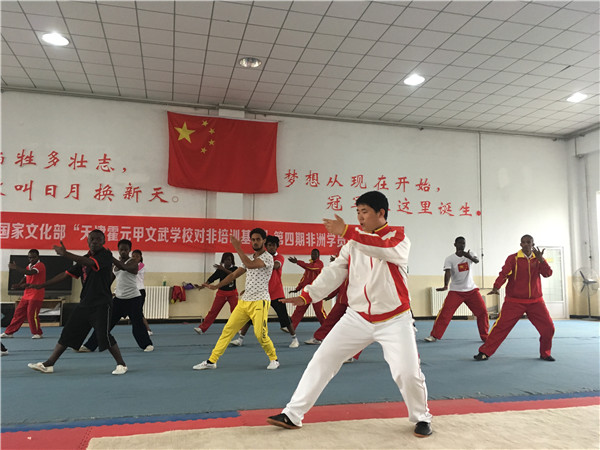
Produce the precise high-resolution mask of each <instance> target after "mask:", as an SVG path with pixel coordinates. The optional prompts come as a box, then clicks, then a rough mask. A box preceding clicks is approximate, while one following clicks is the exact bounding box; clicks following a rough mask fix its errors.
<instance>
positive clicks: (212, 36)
mask: <svg viewBox="0 0 600 450" xmlns="http://www.w3.org/2000/svg"><path fill="white" fill-rule="evenodd" d="M599 9H600V2H598V1H597V0H596V1H570V2H568V1H536V2H523V1H494V2H484V1H449V2H447V1H415V2H392V1H390V2H367V1H294V2H289V1H262V2H229V1H227V2H226V1H217V2H209V1H176V2H172V1H119V2H103V1H97V2H94V1H91V2H88V1H81V2H80V1H58V2H56V1H39V2H38V1H35V2H33V1H5V0H2V2H1V19H2V66H1V69H2V89H3V90H5V91H6V90H31V91H43V92H58V93H62V94H67V95H71V94H75V95H87V96H100V97H102V98H124V99H136V100H140V99H143V100H144V101H159V102H165V103H173V104H186V105H197V106H200V107H203V108H206V107H209V108H210V107H217V106H219V105H221V106H223V105H228V106H235V107H238V108H241V107H243V108H245V109H246V110H248V111H251V112H270V113H273V114H278V113H282V114H294V115H303V116H318V117H326V118H338V119H350V120H364V121H371V122H373V121H374V122H385V123H399V124H408V125H418V126H425V127H427V126H429V127H447V128H457V129H469V130H486V131H497V132H506V133H519V134H533V135H543V136H553V137H567V136H571V135H574V134H576V133H580V132H582V131H586V130H590V129H594V128H597V127H598V125H599V123H600V114H599V113H600V107H599V106H600V105H599V103H600V102H599V90H600V89H599V80H600V74H599V64H600V63H599V43H600V36H599V28H600V16H599ZM50 31H57V32H60V33H63V34H65V35H66V36H67V37H68V38H69V40H70V41H71V43H70V45H68V46H67V47H62V48H61V47H53V46H50V45H48V44H45V43H42V41H41V34H43V33H45V32H50ZM244 56H255V57H258V58H260V59H261V60H262V61H263V65H262V66H260V67H259V68H258V69H245V68H242V67H241V66H239V65H238V60H239V59H240V58H242V57H244ZM413 72H418V73H419V74H421V75H422V76H424V77H425V78H426V81H425V83H424V84H422V85H421V86H419V87H409V86H406V85H404V84H403V82H402V80H403V79H404V78H405V77H406V76H407V75H409V74H410V73H413ZM578 91H579V92H583V93H585V94H587V95H588V96H589V97H588V99H587V100H585V101H583V102H581V103H578V104H572V103H569V102H566V101H565V100H566V98H567V97H569V96H570V95H571V94H573V93H574V92H578Z"/></svg>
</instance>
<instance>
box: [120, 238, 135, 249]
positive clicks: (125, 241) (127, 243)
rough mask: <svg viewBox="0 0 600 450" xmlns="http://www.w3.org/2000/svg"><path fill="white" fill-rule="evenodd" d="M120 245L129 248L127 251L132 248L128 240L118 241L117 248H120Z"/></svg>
mask: <svg viewBox="0 0 600 450" xmlns="http://www.w3.org/2000/svg"><path fill="white" fill-rule="evenodd" d="M121 244H125V245H127V246H128V247H129V250H131V247H133V244H132V243H131V241H130V240H129V239H121V240H120V241H119V243H118V244H117V247H120V246H121Z"/></svg>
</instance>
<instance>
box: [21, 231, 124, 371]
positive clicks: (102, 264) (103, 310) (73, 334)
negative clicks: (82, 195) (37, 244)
mask: <svg viewBox="0 0 600 450" xmlns="http://www.w3.org/2000/svg"><path fill="white" fill-rule="evenodd" d="M87 240H88V247H89V249H90V251H89V252H88V253H86V254H85V255H84V256H79V255H74V254H73V253H71V252H68V251H67V249H66V248H65V246H64V245H63V243H62V241H61V243H60V245H55V246H54V251H55V252H56V253H57V254H58V255H60V256H62V257H64V258H67V259H69V260H71V261H75V262H76V263H77V264H75V265H74V266H73V267H71V268H69V269H68V270H67V271H65V272H63V273H60V274H58V275H56V276H55V277H53V278H51V279H50V280H48V281H46V282H45V283H43V284H33V285H30V286H29V287H31V288H32V289H42V288H45V287H47V286H51V285H53V284H56V283H60V282H61V281H62V280H65V279H67V277H73V278H81V282H82V289H81V298H80V302H79V304H78V305H77V306H76V308H75V309H74V310H73V312H72V313H71V317H70V318H69V320H68V321H67V324H66V325H65V326H64V328H63V330H62V333H61V334H60V338H59V339H58V343H57V344H56V346H55V347H54V351H53V352H52V354H51V355H50V357H49V358H48V359H47V360H46V361H44V362H38V363H31V364H28V365H27V366H28V367H29V368H31V369H33V370H37V371H39V372H43V373H53V372H54V364H55V363H56V361H57V360H58V358H60V356H61V355H62V354H63V353H64V352H65V350H66V349H67V347H71V348H73V349H75V350H79V347H81V344H83V341H84V339H85V338H86V336H87V335H88V333H89V331H90V329H92V328H93V329H94V331H95V332H96V334H97V335H98V345H99V348H100V351H103V350H106V349H108V351H109V352H110V354H111V355H112V357H113V358H114V359H115V361H116V362H117V367H116V369H115V370H113V371H112V374H113V375H123V374H125V373H126V372H127V365H126V364H125V361H124V360H123V357H122V356H121V350H120V349H119V346H118V345H117V341H116V340H115V338H114V337H113V335H112V334H110V317H111V312H112V294H111V292H110V285H111V283H112V278H113V276H112V266H113V262H114V264H115V265H116V266H117V267H119V268H120V269H121V270H125V265H124V264H123V263H122V262H121V261H119V260H116V259H115V258H113V256H112V253H111V252H110V250H108V249H107V248H105V247H104V243H105V237H104V233H103V232H102V231H101V230H92V231H91V232H90V234H88V239H87Z"/></svg>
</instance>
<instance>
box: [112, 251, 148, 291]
mask: <svg viewBox="0 0 600 450" xmlns="http://www.w3.org/2000/svg"><path fill="white" fill-rule="evenodd" d="M131 259H132V258H129V259H128V260H127V261H126V262H125V264H127V263H128V262H129V261H131ZM113 272H114V274H115V277H117V287H116V288H115V297H117V298H120V299H130V298H135V297H139V296H140V295H141V294H140V290H139V289H138V287H137V275H135V274H133V273H129V272H127V271H126V270H119V269H117V268H116V267H113Z"/></svg>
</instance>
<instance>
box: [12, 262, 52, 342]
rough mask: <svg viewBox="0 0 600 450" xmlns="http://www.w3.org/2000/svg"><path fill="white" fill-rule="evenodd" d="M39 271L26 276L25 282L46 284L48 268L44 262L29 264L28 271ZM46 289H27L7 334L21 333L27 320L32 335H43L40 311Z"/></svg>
mask: <svg viewBox="0 0 600 450" xmlns="http://www.w3.org/2000/svg"><path fill="white" fill-rule="evenodd" d="M33 269H35V270H37V271H38V273H36V274H34V275H25V282H26V283H27V284H43V283H45V282H46V266H45V265H44V263H43V262H41V261H38V262H37V263H35V264H34V265H33V266H32V265H31V264H29V265H28V266H27V270H33ZM45 293H46V290H45V289H25V292H23V296H22V297H21V301H20V302H19V305H18V306H17V309H16V310H15V315H14V316H13V318H12V320H11V321H10V325H9V326H8V327H7V328H6V330H4V332H5V333H6V334H14V333H15V332H16V331H19V328H21V325H23V322H25V318H27V322H28V323H29V329H30V330H31V334H39V335H40V336H41V335H42V333H43V331H42V327H41V325H40V318H39V314H40V309H41V308H42V302H43V301H44V295H45Z"/></svg>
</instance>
